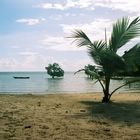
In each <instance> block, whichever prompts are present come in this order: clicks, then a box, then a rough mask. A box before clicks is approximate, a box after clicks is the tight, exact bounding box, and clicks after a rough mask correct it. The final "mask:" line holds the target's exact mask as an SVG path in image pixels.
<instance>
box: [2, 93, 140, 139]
mask: <svg viewBox="0 0 140 140" xmlns="http://www.w3.org/2000/svg"><path fill="white" fill-rule="evenodd" d="M101 99H102V94H101V93H96V94H95V93H94V94H89V93H87V94H86V93H84V94H83V93H82V94H78V93H76V94H50V95H31V94H29V95H10V94H8V95H4V94H3V95H0V140H140V93H125V94H124V93H122V94H116V95H115V94H114V95H113V96H112V103H109V104H105V103H101Z"/></svg>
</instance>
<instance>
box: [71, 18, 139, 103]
mask: <svg viewBox="0 0 140 140" xmlns="http://www.w3.org/2000/svg"><path fill="white" fill-rule="evenodd" d="M139 35H140V19H139V17H137V18H135V19H134V20H133V21H131V22H130V20H129V18H127V17H124V18H122V19H119V20H117V22H116V23H115V24H113V30H112V33H111V37H110V39H109V41H108V42H107V40H106V41H102V40H101V41H94V42H92V41H91V40H90V39H89V38H88V36H87V35H86V34H85V33H84V32H83V31H82V30H75V31H74V32H73V34H72V36H71V37H70V38H74V41H75V42H76V44H77V46H78V47H82V46H86V47H87V48H88V54H89V55H90V56H91V58H92V59H93V61H94V63H95V64H96V65H97V66H100V67H101V68H102V71H103V74H104V75H103V76H102V75H100V74H99V72H98V70H97V69H94V70H93V71H92V76H93V77H94V78H96V79H97V80H98V82H99V83H100V85H101V87H102V89H103V93H104V96H103V99H102V102H109V101H110V98H111V96H112V95H113V93H114V92H115V91H117V90H118V89H120V88H121V87H123V86H125V85H127V84H129V83H131V82H136V81H128V82H126V83H125V84H123V85H121V86H120V87H117V88H116V89H115V90H114V91H112V92H110V90H109V87H110V80H111V78H112V77H113V76H114V75H115V76H116V75H118V74H119V73H121V72H125V71H127V64H126V63H127V62H129V61H127V57H125V59H124V58H123V56H119V54H117V51H118V49H120V48H121V47H123V46H124V45H125V44H126V43H128V42H129V41H130V40H132V39H134V38H135V37H138V36H139ZM138 45H139V44H138ZM139 56H140V54H139ZM138 61H139V60H138Z"/></svg>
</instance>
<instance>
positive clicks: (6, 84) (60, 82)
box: [0, 72, 140, 94]
mask: <svg viewBox="0 0 140 140" xmlns="http://www.w3.org/2000/svg"><path fill="white" fill-rule="evenodd" d="M14 76H29V77H30V79H14V78H13V77H14ZM138 78H139V77H138ZM128 79H136V78H129V77H127V78H125V79H124V80H120V81H119V80H112V81H111V86H110V87H111V88H110V90H113V89H114V88H115V87H117V86H119V85H121V84H123V83H125V81H126V80H128ZM101 91H102V89H101V87H100V85H99V84H98V83H96V84H95V81H94V80H91V79H88V78H87V77H86V75H85V74H84V73H78V74H76V75H74V73H73V72H66V73H65V75H64V77H63V78H57V79H52V78H51V77H50V76H48V75H47V73H46V72H0V93H9V92H10V93H13V92H16V93H17V94H21V93H32V92H34V93H39V92H40V93H41V92H46V93H63V92H66V93H72V92H76V93H79V92H82V93H84V92H101ZM120 91H123V92H128V91H134V92H135V91H136V92H140V82H138V83H135V84H134V83H133V84H131V85H130V87H129V86H125V87H123V88H122V89H120Z"/></svg>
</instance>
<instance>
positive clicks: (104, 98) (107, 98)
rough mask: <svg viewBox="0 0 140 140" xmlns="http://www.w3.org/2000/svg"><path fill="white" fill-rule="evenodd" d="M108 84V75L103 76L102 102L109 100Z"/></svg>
mask: <svg viewBox="0 0 140 140" xmlns="http://www.w3.org/2000/svg"><path fill="white" fill-rule="evenodd" d="M109 85H110V76H106V77H105V90H104V91H103V92H104V97H103V99H102V103H109V102H110V94H109Z"/></svg>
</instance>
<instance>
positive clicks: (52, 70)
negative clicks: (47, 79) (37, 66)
mask: <svg viewBox="0 0 140 140" xmlns="http://www.w3.org/2000/svg"><path fill="white" fill-rule="evenodd" d="M45 69H46V70H47V73H48V74H49V75H50V76H52V78H55V77H62V76H64V70H62V69H61V68H60V66H59V64H57V63H53V64H49V65H48V67H45Z"/></svg>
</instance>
